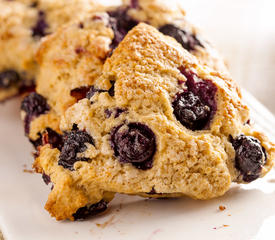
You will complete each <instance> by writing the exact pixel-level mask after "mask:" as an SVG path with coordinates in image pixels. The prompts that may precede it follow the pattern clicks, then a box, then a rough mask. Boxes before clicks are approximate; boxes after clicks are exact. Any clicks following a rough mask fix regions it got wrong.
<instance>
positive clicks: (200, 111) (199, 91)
mask: <svg viewBox="0 0 275 240" xmlns="http://www.w3.org/2000/svg"><path fill="white" fill-rule="evenodd" d="M180 71H181V73H182V74H184V76H185V77H186V79H187V80H186V83H185V84H186V87H187V89H186V90H184V91H183V92H182V93H179V94H177V95H176V97H175V99H174V101H173V103H172V105H173V108H174V114H175V116H176V118H177V120H178V121H180V122H181V124H182V125H184V126H185V127H186V128H188V129H191V130H193V131H194V130H202V129H205V128H207V127H208V125H209V123H210V121H211V120H212V118H213V116H214V114H215V112H216V110H217V106H216V100H215V95H216V91H217V87H216V86H215V85H214V84H213V83H212V82H211V81H209V80H202V79H200V78H198V76H197V75H196V74H194V73H192V72H187V71H186V70H185V69H184V68H183V67H181V68H180Z"/></svg>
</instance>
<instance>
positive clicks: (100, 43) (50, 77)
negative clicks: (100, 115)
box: [22, 0, 227, 147]
mask: <svg viewBox="0 0 275 240" xmlns="http://www.w3.org/2000/svg"><path fill="white" fill-rule="evenodd" d="M139 22H146V23H147V24H151V25H152V26H154V27H156V28H158V29H159V30H160V31H161V32H163V33H164V34H166V35H169V36H172V37H174V38H175V39H176V40H177V41H178V42H179V43H180V44H181V46H182V47H183V48H185V49H186V50H188V51H189V52H190V53H191V54H193V55H195V56H196V57H197V58H198V59H199V62H200V63H201V64H202V65H207V66H209V67H211V68H213V69H215V70H218V71H220V72H223V73H224V74H225V73H226V72H227V70H226V66H225V65H224V62H223V60H222V59H221V57H219V55H218V53H217V51H216V50H215V49H213V47H211V46H210V44H209V43H208V42H206V41H205V40H203V39H202V37H201V36H200V34H199V32H198V31H197V29H196V28H195V27H193V26H192V25H191V24H190V23H189V22H188V21H187V20H186V17H185V13H184V11H183V10H182V9H181V8H179V7H178V6H171V5H170V6H169V5H167V1H159V0H150V1H149V0H139V1H130V2H127V1H125V3H124V5H122V6H118V7H110V8H109V9H107V11H105V12H97V13H94V14H91V15H90V17H89V18H83V20H81V21H78V22H77V21H76V22H75V23H74V24H71V25H68V26H66V27H63V28H61V29H59V30H58V31H57V32H56V33H54V34H52V35H50V36H48V37H46V38H45V39H44V41H43V43H42V45H41V46H40V49H39V51H38V54H37V60H38V62H39V64H40V72H39V74H38V77H37V88H36V93H37V94H31V95H30V96H28V97H27V98H26V99H25V100H24V104H23V105H22V110H23V119H24V121H25V133H26V135H27V136H28V137H29V139H30V141H31V142H32V143H33V144H34V146H35V147H37V146H39V145H41V142H42V134H43V132H44V131H45V129H51V131H52V132H57V133H60V130H59V121H60V116H61V115H62V114H63V113H64V112H65V111H66V109H67V108H68V107H70V106H71V105H73V104H74V103H75V102H77V101H78V100H79V99H81V98H83V97H85V95H86V93H87V91H88V90H89V89H90V87H91V85H93V83H94V81H95V79H96V78H97V77H98V76H99V75H100V74H101V71H102V66H103V64H104V62H105V60H106V59H107V58H108V57H109V56H111V54H112V51H113V50H114V49H115V48H116V47H117V45H118V44H119V42H120V41H121V40H122V39H123V38H124V36H125V35H126V34H127V32H128V31H129V30H130V29H132V28H133V27H134V26H136V25H137V24H138V23H139ZM40 101H43V104H42V105H45V104H47V107H45V109H44V111H42V112H39V113H37V112H36V113H34V112H35V111H36V110H35V109H36V107H35V106H34V105H35V102H36V103H38V102H40ZM28 105H30V106H32V107H28ZM31 108H32V109H31ZM42 113H43V114H42Z"/></svg>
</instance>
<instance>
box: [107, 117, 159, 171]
mask: <svg viewBox="0 0 275 240" xmlns="http://www.w3.org/2000/svg"><path fill="white" fill-rule="evenodd" d="M111 147H112V149H113V150H114V154H115V156H116V157H117V158H118V159H119V161H120V163H131V164H133V165H134V166H135V167H136V168H139V169H142V170H147V169H150V168H152V166H153V157H154V154H155V152H156V137H155V134H154V133H153V131H152V130H151V129H150V128H149V127H148V126H146V125H144V124H142V123H135V122H132V123H129V124H127V125H120V126H118V127H115V128H114V129H113V130H112V132H111Z"/></svg>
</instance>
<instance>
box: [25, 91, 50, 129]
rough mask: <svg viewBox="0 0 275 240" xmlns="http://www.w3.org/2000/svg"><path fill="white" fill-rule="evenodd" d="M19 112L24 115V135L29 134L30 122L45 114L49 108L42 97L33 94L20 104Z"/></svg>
mask: <svg viewBox="0 0 275 240" xmlns="http://www.w3.org/2000/svg"><path fill="white" fill-rule="evenodd" d="M21 110H23V111H24V112H25V113H26V116H25V119H24V122H25V124H24V125H25V133H26V134H29V132H30V123H31V121H32V120H33V119H34V118H36V117H38V116H40V115H41V114H45V113H47V112H48V111H49V110H50V107H49V105H48V104H47V100H46V99H45V98H44V97H43V96H41V95H39V94H37V93H35V92H33V93H30V94H29V95H28V96H26V97H25V98H24V100H23V101H22V103H21Z"/></svg>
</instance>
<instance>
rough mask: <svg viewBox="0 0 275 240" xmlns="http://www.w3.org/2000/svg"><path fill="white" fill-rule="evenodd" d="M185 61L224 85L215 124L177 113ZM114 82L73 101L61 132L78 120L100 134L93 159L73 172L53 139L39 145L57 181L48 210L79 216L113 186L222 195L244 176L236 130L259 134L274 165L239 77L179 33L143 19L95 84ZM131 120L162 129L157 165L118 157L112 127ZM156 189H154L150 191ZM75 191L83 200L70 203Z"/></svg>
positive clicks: (159, 193) (127, 190)
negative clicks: (195, 51) (191, 124)
mask: <svg viewBox="0 0 275 240" xmlns="http://www.w3.org/2000/svg"><path fill="white" fill-rule="evenodd" d="M182 67H183V68H185V69H188V70H189V71H192V72H193V73H195V74H197V76H198V77H199V78H201V79H205V80H209V81H211V82H212V83H213V84H214V85H215V86H216V87H217V94H216V101H217V111H216V113H215V117H214V118H213V120H212V121H211V124H210V128H209V129H208V130H201V131H191V130H189V129H187V128H186V127H184V126H183V125H182V124H181V123H180V122H179V121H177V119H176V118H175V116H174V114H173V109H172V106H171V101H172V99H173V98H174V96H175V95H176V93H177V92H179V91H180V90H181V89H182V88H183V86H182V85H181V84H179V83H178V81H179V80H181V81H183V82H185V81H186V78H185V77H184V75H183V74H182V73H181V71H180V69H181V68H182ZM110 80H113V81H115V95H114V97H112V96H110V95H109V94H108V93H107V92H102V93H96V94H95V95H94V96H93V97H92V98H91V99H90V100H88V99H83V100H80V101H79V102H78V103H76V104H74V105H72V106H71V107H70V108H68V109H67V110H66V111H65V114H64V115H63V117H62V121H61V125H60V126H61V130H62V131H71V129H72V127H73V125H74V124H77V126H78V128H79V129H80V130H85V131H86V132H87V133H88V134H89V135H91V136H92V137H93V139H94V141H95V146H93V145H87V150H86V151H85V152H83V153H79V154H80V155H78V156H79V157H86V158H89V159H90V160H89V161H88V162H87V161H78V162H76V163H75V164H74V171H70V170H68V169H65V168H63V167H62V166H60V165H58V161H59V155H60V151H59V150H57V149H51V148H50V146H49V145H45V146H44V147H42V148H41V149H40V156H39V157H38V158H37V159H36V163H35V166H36V167H38V169H43V172H45V173H46V174H47V175H49V176H50V177H51V180H52V182H53V183H54V186H55V187H54V190H53V191H52V192H51V194H50V196H49V200H48V202H47V204H46V209H47V210H48V211H49V212H50V213H51V214H52V216H54V217H56V218H57V219H58V220H61V219H66V218H69V219H72V214H73V213H74V212H75V211H76V210H77V209H78V208H79V207H81V206H84V205H86V204H93V203H96V202H98V201H100V200H101V199H102V198H104V196H105V194H106V193H110V192H119V193H124V194H130V195H133V194H136V195H141V196H145V197H148V196H152V197H163V196H165V197H173V196H177V197H179V196H183V195H187V196H190V197H192V198H195V199H211V198H214V197H218V196H221V195H223V194H224V193H225V192H226V191H227V190H228V189H229V187H230V184H231V182H232V181H235V182H243V181H242V178H241V176H240V173H239V171H238V170H236V168H235V163H234V158H235V151H234V149H233V146H232V144H231V143H230V141H229V136H232V137H233V138H235V137H237V136H239V135H240V134H245V135H249V136H254V137H256V138H257V139H259V141H260V142H261V144H262V146H263V147H264V148H265V150H266V153H267V163H266V165H265V166H264V168H263V170H262V172H261V176H264V175H265V174H266V173H267V172H268V171H269V170H270V169H271V167H272V166H273V159H274V152H275V148H274V144H273V143H271V142H270V141H269V140H268V139H267V138H266V137H265V136H264V135H263V134H262V133H258V132H256V131H254V130H253V129H252V128H251V126H249V125H247V124H245V123H246V122H247V120H248V119H249V112H248V108H247V106H246V105H244V104H243V103H242V99H241V96H240V94H239V92H238V91H239V90H238V88H236V87H235V83H234V82H233V80H231V79H230V78H229V77H228V76H226V75H223V74H217V73H216V72H215V71H214V70H212V69H211V68H208V67H205V66H202V65H200V64H199V61H198V60H197V59H196V58H195V57H194V56H192V55H191V54H190V53H188V52H187V51H185V50H184V49H183V48H182V47H181V46H180V45H179V44H178V43H177V42H176V41H175V40H174V39H172V38H170V37H167V36H164V35H162V34H161V33H159V32H158V31H157V30H156V29H155V28H153V27H151V26H148V25H146V24H139V25H138V26H137V27H135V28H134V29H133V30H132V31H130V32H129V33H128V35H127V36H126V38H125V39H124V40H123V41H122V42H121V43H120V45H119V46H118V48H117V49H116V50H115V51H114V53H113V55H112V56H111V57H110V58H109V59H108V60H107V61H106V62H105V64H104V66H103V69H102V75H101V76H100V77H99V78H98V79H96V81H95V83H94V84H95V87H96V88H98V89H109V88H110V87H111V83H110ZM91 102H92V103H91ZM116 108H121V109H127V111H126V112H124V113H122V114H121V115H120V116H119V117H114V116H113V115H112V116H111V117H106V114H105V111H106V109H108V110H114V109H116ZM124 122H126V123H127V122H141V123H143V124H145V125H147V126H148V127H149V128H150V129H151V130H152V131H153V132H154V134H155V135H156V144H157V150H156V153H155V155H154V162H153V167H152V168H151V169H148V170H146V171H145V170H140V169H137V168H135V167H134V166H133V165H131V164H122V163H120V162H119V161H118V159H117V158H116V157H115V156H114V151H113V149H112V147H111V146H110V132H111V131H112V129H113V128H114V127H116V126H119V125H120V124H122V123H124ZM152 189H154V191H155V194H153V195H150V194H149V193H150V192H152ZM74 197H75V199H77V201H74V202H73V203H71V200H72V199H73V198H74ZM69 203H71V204H69Z"/></svg>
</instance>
